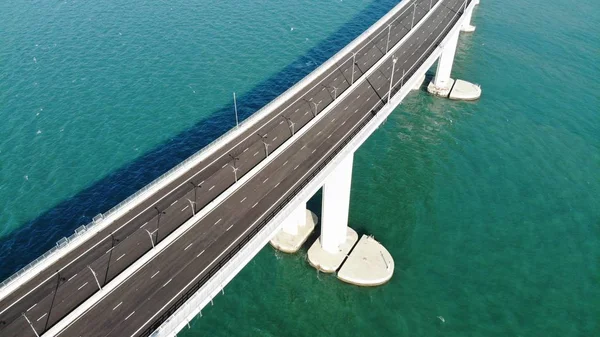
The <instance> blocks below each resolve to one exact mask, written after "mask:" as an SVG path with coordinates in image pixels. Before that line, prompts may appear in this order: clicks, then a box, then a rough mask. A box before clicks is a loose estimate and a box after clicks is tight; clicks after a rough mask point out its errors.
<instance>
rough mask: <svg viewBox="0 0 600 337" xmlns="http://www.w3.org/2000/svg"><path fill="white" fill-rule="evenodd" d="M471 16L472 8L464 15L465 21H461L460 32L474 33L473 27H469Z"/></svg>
mask: <svg viewBox="0 0 600 337" xmlns="http://www.w3.org/2000/svg"><path fill="white" fill-rule="evenodd" d="M472 16H473V7H471V9H470V10H468V11H467V12H466V13H465V19H464V20H465V21H463V25H462V27H460V31H461V32H466V33H472V32H474V31H475V26H472V25H471V17H472Z"/></svg>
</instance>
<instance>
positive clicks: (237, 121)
mask: <svg viewBox="0 0 600 337" xmlns="http://www.w3.org/2000/svg"><path fill="white" fill-rule="evenodd" d="M233 110H234V112H235V127H236V128H239V127H240V122H239V120H238V112H237V100H236V98H235V92H234V93H233Z"/></svg>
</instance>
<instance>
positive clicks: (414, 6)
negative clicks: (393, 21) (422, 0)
mask: <svg viewBox="0 0 600 337" xmlns="http://www.w3.org/2000/svg"><path fill="white" fill-rule="evenodd" d="M416 13H417V2H416V1H415V2H413V16H412V23H411V24H410V30H412V29H413V27H414V26H415V14H416Z"/></svg>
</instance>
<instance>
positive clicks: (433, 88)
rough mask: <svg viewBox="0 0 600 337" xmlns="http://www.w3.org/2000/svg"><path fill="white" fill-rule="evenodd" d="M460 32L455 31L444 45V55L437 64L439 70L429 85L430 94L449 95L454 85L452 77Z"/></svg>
mask: <svg viewBox="0 0 600 337" xmlns="http://www.w3.org/2000/svg"><path fill="white" fill-rule="evenodd" d="M458 35H459V34H458V33H454V34H453V35H452V36H451V37H450V38H449V39H448V41H446V43H445V44H444V46H443V47H442V55H441V56H440V58H439V60H438V64H437V70H436V72H435V77H434V78H433V81H431V83H429V86H427V91H429V93H430V94H433V95H435V96H440V97H448V95H450V90H452V87H453V86H454V79H452V78H450V74H451V73H452V65H453V63H454V55H455V54H456V46H457V45H458Z"/></svg>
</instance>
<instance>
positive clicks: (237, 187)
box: [0, 0, 465, 336]
mask: <svg viewBox="0 0 600 337" xmlns="http://www.w3.org/2000/svg"><path fill="white" fill-rule="evenodd" d="M430 5H436V2H435V1H433V2H430V1H429V0H424V1H416V2H415V5H414V8H415V11H414V17H413V10H412V9H411V8H412V6H413V2H410V3H409V5H407V6H406V7H405V8H407V9H411V10H406V11H403V12H401V13H400V14H399V15H398V16H397V17H394V18H390V19H389V22H390V23H393V24H392V25H391V26H390V28H389V36H390V41H389V44H388V28H387V27H388V26H387V25H384V26H383V28H382V29H380V30H378V31H376V32H374V33H373V34H372V37H373V38H374V39H373V40H369V39H367V40H364V41H363V42H362V43H361V44H359V45H358V46H357V47H356V48H355V49H354V50H353V51H351V52H349V53H347V54H346V55H345V60H344V61H342V62H338V64H336V68H333V69H330V71H328V72H325V73H323V74H322V75H320V76H318V77H316V78H315V79H313V81H312V82H311V83H310V84H309V85H307V86H305V87H304V88H303V90H301V91H299V92H298V93H296V94H295V95H294V96H293V97H291V98H290V99H289V100H288V101H287V102H285V104H282V105H280V106H279V107H277V108H275V109H274V110H273V111H272V112H271V113H270V114H269V115H267V116H265V117H264V118H263V119H262V120H261V121H260V122H259V123H256V124H254V125H253V126H252V127H250V128H248V129H247V130H245V131H244V132H243V133H241V134H240V135H239V137H237V138H236V139H235V140H234V141H231V142H229V143H228V144H226V146H223V147H222V148H221V149H220V150H219V151H216V152H214V153H213V154H212V155H211V156H208V157H207V158H206V159H205V160H203V161H202V162H201V163H199V164H198V165H197V166H196V167H194V168H193V169H192V170H190V171H188V172H187V173H186V174H184V175H182V176H181V177H179V178H178V179H176V180H175V181H173V182H172V183H171V184H169V185H168V186H165V187H163V188H162V189H161V190H160V191H159V192H158V193H156V194H154V195H152V196H151V197H150V198H148V199H147V200H145V201H144V202H143V203H140V204H139V205H137V206H136V207H135V208H133V209H131V210H130V211H129V212H128V213H127V214H125V215H124V216H123V217H121V218H119V219H117V220H116V221H114V222H113V223H111V224H110V225H109V226H107V227H106V228H104V229H103V230H102V231H101V232H99V233H98V234H97V235H95V236H94V237H92V238H91V239H90V240H88V241H86V242H85V243H84V244H82V245H80V246H79V247H77V248H76V249H74V250H72V251H71V252H69V253H68V254H67V255H66V256H64V257H63V258H61V259H60V260H58V261H57V262H56V263H55V264H53V265H52V266H50V267H48V268H47V269H45V270H44V271H43V272H42V273H40V274H38V275H37V276H36V277H34V278H32V279H30V280H29V281H28V282H27V283H25V284H23V285H22V286H21V287H19V288H18V289H17V290H16V291H14V292H12V293H11V294H9V295H8V296H6V297H4V298H3V299H2V301H1V302H0V308H1V309H0V310H2V311H1V312H0V320H1V321H3V322H4V324H0V334H2V335H3V336H35V333H34V331H33V330H32V328H31V326H30V323H31V325H32V326H33V328H34V329H35V332H37V333H38V334H40V335H41V334H42V333H43V332H45V331H47V330H48V329H50V328H52V327H53V326H54V325H55V324H56V323H57V322H58V321H60V320H61V319H62V318H63V317H65V316H66V315H68V314H69V313H70V312H72V311H73V309H74V308H76V307H78V306H79V305H80V304H81V303H83V302H84V301H85V300H86V299H88V298H89V297H90V296H92V295H93V294H95V293H96V292H97V291H98V288H99V287H105V286H106V285H107V284H108V283H109V282H110V281H111V280H113V279H115V277H117V276H118V275H119V274H120V273H121V272H123V270H125V269H126V268H127V267H128V266H130V265H131V264H132V263H134V262H135V261H137V260H138V259H139V258H140V257H141V256H142V255H144V254H146V253H147V252H148V251H149V250H151V249H152V247H153V246H155V245H159V244H160V243H161V242H163V240H165V239H166V238H167V236H168V235H169V234H171V233H173V232H174V231H175V230H177V229H178V228H180V226H181V225H182V224H183V223H185V222H186V221H187V220H189V219H190V218H192V216H194V214H195V213H197V212H198V211H200V210H202V209H205V206H207V205H209V204H210V203H213V204H215V199H217V198H218V197H219V196H221V195H222V194H223V192H224V191H226V190H228V191H230V192H231V193H228V195H227V197H226V198H225V199H223V200H217V201H218V202H217V203H216V205H214V207H212V206H213V205H210V207H209V208H210V211H209V212H206V214H204V215H203V216H202V218H201V219H200V220H199V221H197V222H195V223H194V224H193V226H190V228H189V229H188V230H186V231H185V233H182V234H181V235H180V236H178V238H177V239H176V240H173V241H172V242H169V244H168V246H166V247H164V248H161V250H160V251H158V252H156V255H155V256H154V257H153V258H152V259H151V260H150V261H148V262H147V263H145V264H144V265H143V266H141V268H139V269H138V270H136V271H135V272H134V273H133V274H132V275H130V276H129V277H128V278H127V279H125V280H124V281H123V282H122V283H120V284H119V285H118V286H117V287H115V288H114V289H112V290H111V291H110V293H108V294H107V295H106V296H104V297H102V299H101V300H100V301H98V302H97V303H95V304H94V305H93V306H91V307H90V308H89V309H88V310H86V311H85V312H84V313H82V315H80V316H79V317H77V319H76V320H74V321H73V322H72V323H71V324H69V325H67V326H61V327H60V328H59V329H54V330H52V331H49V334H50V335H61V336H71V335H73V336H75V335H85V336H112V335H114V336H124V335H132V336H134V335H135V336H139V335H149V334H150V333H151V332H152V331H153V330H154V329H155V328H156V327H157V326H158V325H160V324H161V323H162V322H163V321H164V320H165V319H166V318H167V317H168V316H169V315H170V314H171V313H172V312H173V311H174V310H175V309H176V308H177V307H178V306H179V305H181V303H183V301H185V299H186V298H187V297H189V296H190V294H192V293H193V292H194V291H195V290H197V289H198V288H199V287H200V286H201V285H202V284H203V282H206V281H207V280H208V279H210V277H211V276H212V275H213V274H214V273H215V272H216V271H217V270H218V269H219V267H220V266H222V265H223V263H224V262H226V261H227V260H228V259H229V258H231V256H232V255H233V254H235V252H236V251H237V250H239V247H240V246H241V245H243V243H244V242H247V241H248V240H249V238H250V237H251V236H252V235H254V234H255V233H257V232H258V230H260V228H261V226H264V224H266V223H267V222H268V221H269V220H270V218H272V217H273V215H274V214H275V213H276V212H277V211H278V210H280V209H281V208H282V207H283V205H285V203H286V200H289V198H290V196H293V195H294V194H295V193H298V190H299V189H301V188H302V187H303V184H305V183H306V182H307V181H308V180H310V179H311V176H314V174H315V172H318V170H320V168H322V167H323V166H324V165H326V164H327V162H328V160H330V159H331V157H332V155H333V154H335V153H337V152H336V151H339V149H340V148H341V147H343V146H344V144H345V142H347V141H348V139H350V138H351V137H353V135H354V134H356V132H357V130H359V129H360V128H361V127H362V126H364V125H365V123H366V122H367V121H368V120H370V118H372V117H373V116H374V114H376V113H377V111H378V109H379V108H381V107H382V106H383V105H384V104H385V102H387V99H388V97H387V93H388V90H389V83H390V76H391V69H392V68H393V66H392V60H391V54H392V53H389V54H386V50H388V49H390V50H391V49H392V48H394V46H395V45H396V44H397V43H398V42H399V41H400V40H401V39H402V38H404V37H405V36H406V34H407V33H408V31H409V30H410V28H411V26H413V25H416V24H417V23H418V22H420V21H421V19H422V18H423V17H424V16H425V15H426V14H427V12H428V10H429V8H430ZM464 6H465V1H461V0H444V1H442V3H440V5H439V6H434V12H433V13H432V14H431V15H429V16H428V17H427V19H426V21H425V22H423V23H422V24H421V25H420V27H418V29H417V30H416V31H415V32H413V34H411V35H410V36H409V37H408V38H407V39H405V41H403V43H402V45H401V46H399V49H398V50H397V51H395V52H394V53H393V54H394V56H396V57H397V58H398V61H397V62H396V66H395V72H394V75H393V76H394V79H397V80H395V81H394V87H395V90H398V88H399V87H400V85H401V84H402V81H405V80H406V79H407V78H410V76H412V74H413V72H414V71H415V70H416V69H417V67H418V66H419V65H420V63H422V62H424V60H425V58H426V56H427V53H431V52H432V51H433V48H432V47H433V46H436V45H437V44H439V43H440V41H441V40H442V39H443V38H444V36H445V33H447V32H448V31H449V30H450V28H452V26H453V23H454V22H456V21H457V20H458V18H459V16H460V13H461V10H463V9H464ZM354 52H355V53H357V54H356V59H355V60H356V64H355V65H354V66H353V64H352V62H353V57H352V55H353V53H354ZM353 68H354V72H355V73H354V78H353V76H352V69H353ZM365 74H366V76H363V75H365ZM403 74H404V76H403ZM352 83H355V85H354V86H352V88H351V90H347V89H348V88H350V87H351V84H352ZM324 110H327V111H325V112H324ZM290 138H294V140H293V141H291V142H286V141H287V140H289V139H290ZM267 155H268V156H269V158H268V160H267V161H265V160H264V159H265V158H266V157H267ZM267 162H268V163H267ZM261 163H262V164H263V167H261V168H260V170H258V171H256V173H251V174H249V175H248V173H250V172H251V170H253V169H254V168H256V166H257V165H261ZM265 164H266V165H265ZM253 172H254V171H253ZM246 175H248V176H246ZM243 177H244V178H246V180H245V181H243V182H242V181H241V180H243V179H244V178H243ZM236 180H240V182H238V183H237V184H236ZM232 186H233V187H232ZM157 248H158V247H157ZM88 266H89V267H88ZM57 270H58V272H56V271H57ZM92 271H93V272H92ZM94 274H95V275H96V277H97V279H98V280H96V278H95V277H94ZM97 281H98V282H97ZM22 313H25V315H22Z"/></svg>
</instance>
